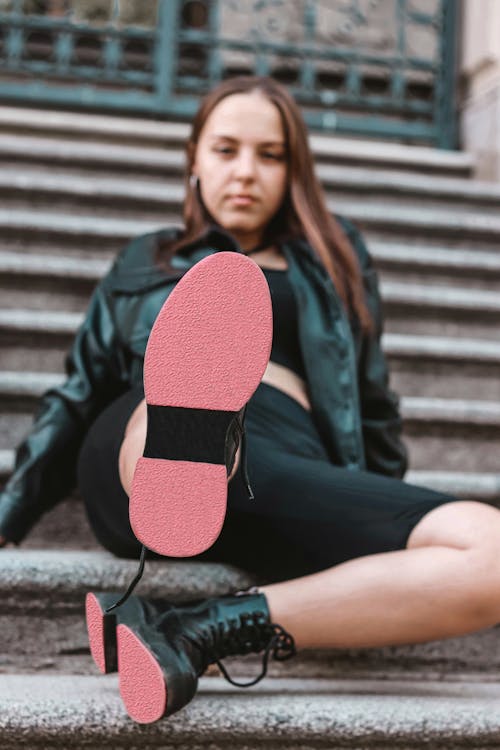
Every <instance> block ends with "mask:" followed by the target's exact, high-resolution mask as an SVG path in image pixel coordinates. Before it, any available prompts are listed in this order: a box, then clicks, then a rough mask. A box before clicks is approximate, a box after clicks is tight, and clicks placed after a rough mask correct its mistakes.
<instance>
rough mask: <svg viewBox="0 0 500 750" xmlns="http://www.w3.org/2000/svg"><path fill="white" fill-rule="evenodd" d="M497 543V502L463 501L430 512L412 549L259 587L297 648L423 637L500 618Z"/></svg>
mask: <svg viewBox="0 0 500 750" xmlns="http://www.w3.org/2000/svg"><path fill="white" fill-rule="evenodd" d="M499 545H500V512H499V511H498V509H497V508H494V507H492V506H489V505H487V504H485V503H479V502H472V501H470V502H466V501H457V502H455V503H450V504H446V505H443V506H439V507H437V508H434V509H433V510H432V511H430V512H429V513H427V514H426V515H425V516H424V517H423V518H422V519H421V520H420V522H419V523H418V524H417V525H416V526H415V527H414V529H413V530H412V533H411V534H410V538H409V539H408V547H407V549H404V550H397V551H394V552H385V553H381V554H375V555H366V556H364V557H359V558H356V559H353V560H348V561H346V562H344V563H342V564H340V565H336V566H334V567H332V568H328V569H326V570H322V571H320V572H319V573H314V574H312V575H307V576H303V577H301V578H296V579H293V580H290V581H284V582H280V583H276V584H270V585H267V586H260V587H259V590H260V591H262V592H263V593H264V594H265V595H266V598H267V601H268V604H269V609H270V613H271V620H272V622H277V623H279V624H280V625H282V626H283V627H284V628H285V629H286V630H288V631H289V632H290V633H291V634H292V635H293V637H294V639H295V643H296V646H297V648H301V647H302V648H347V647H354V648H355V647H375V646H385V645H397V644H404V643H422V642H425V641H431V640H437V639H440V638H448V637H453V636H457V635H463V634H465V633H471V632H475V631H476V630H481V629H483V628H488V627H492V626H493V625H494V624H496V623H497V622H498V621H500V571H499V569H500V565H499V561H498V548H499Z"/></svg>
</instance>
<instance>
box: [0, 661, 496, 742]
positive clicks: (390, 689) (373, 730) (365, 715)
mask: <svg viewBox="0 0 500 750" xmlns="http://www.w3.org/2000/svg"><path fill="white" fill-rule="evenodd" d="M499 698H500V687H499V686H498V685H497V684H495V683H494V682H488V683H482V682H477V681H471V680H467V681H461V682H457V681H427V680H424V681H417V680H411V681H406V680H397V681H396V680H389V681H387V680H386V681H384V680H350V679H349V680H343V679H326V680H307V681H305V680H301V679H284V680H278V679H272V680H270V679H268V680H265V679H264V680H262V681H261V682H260V683H259V684H257V685H255V686H253V687H252V688H251V690H242V689H241V688H238V687H235V686H233V685H230V684H229V683H228V682H227V681H226V680H224V679H223V678H215V677H206V676H205V677H201V678H200V681H199V687H198V691H197V694H196V695H195V696H194V698H193V700H192V701H191V702H190V703H189V704H188V705H187V706H185V707H184V708H183V709H181V711H179V712H177V713H175V714H173V715H172V716H170V717H168V718H166V719H164V720H162V721H158V722H156V723H154V724H150V725H143V726H141V725H138V724H136V723H134V722H133V721H132V720H131V719H130V718H129V717H128V716H127V715H126V712H125V710H124V707H123V704H122V702H121V699H120V697H119V693H118V677H117V675H113V674H112V675H104V676H102V675H101V676H98V677H96V676H66V675H59V676H52V675H47V674H40V675H7V676H6V677H5V679H4V680H3V681H2V685H1V687H0V738H1V740H2V748H3V750H14V749H17V748H18V747H19V746H20V743H21V742H22V743H23V744H24V743H29V747H30V748H34V749H35V748H44V749H45V748H46V749H47V750H48V748H53V747H66V748H71V747H83V746H85V747H87V746H89V747H90V746H92V747H93V748H97V747H100V748H101V747H113V748H117V749H120V750H121V749H122V748H123V749H125V748H132V747H138V746H140V747H141V748H142V749H143V750H149V749H150V748H160V747H161V748H164V749H165V750H169V749H173V748H174V747H175V748H176V749H178V750H201V748H202V747H206V739H207V737H209V738H210V748H213V750H222V748H228V747H232V748H241V750H244V749H245V750H248V749H249V748H251V747H259V748H274V749H276V750H282V749H284V748H289V749H290V750H292V748H299V747H300V748H301V750H313V748H321V747H323V748H324V747H329V748H332V750H333V749H334V748H341V747H342V748H346V747H350V748H357V750H368V748H373V747H391V748H405V750H417V749H419V748H424V747H431V746H432V747H434V748H438V747H439V748H444V747H453V748H466V747H467V748H470V747H472V746H473V747H475V748H480V747H481V748H485V747H488V748H492V749H493V748H500V740H499V739H498V736H499V732H500V719H499V717H498V711H497V710H496V708H497V705H498V701H499ZM76 738H78V739H76Z"/></svg>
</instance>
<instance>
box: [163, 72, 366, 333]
mask: <svg viewBox="0 0 500 750" xmlns="http://www.w3.org/2000/svg"><path fill="white" fill-rule="evenodd" d="M254 91H259V92H262V93H263V94H264V95H265V96H266V97H267V98H268V99H269V101H271V102H272V103H273V104H275V105H276V107H277V108H278V110H279V112H280V114H281V119H282V123H283V129H284V132H285V140H286V151H287V155H288V188H287V191H286V195H285V197H284V200H283V202H282V204H281V206H280V208H279V209H278V211H277V212H276V214H275V215H274V217H273V218H272V219H271V221H270V222H269V224H268V225H267V227H266V229H265V231H264V235H263V241H266V240H267V241H268V242H269V244H274V243H276V242H277V241H279V239H280V238H283V237H290V236H291V237H294V236H299V235H302V236H303V237H305V239H306V240H307V241H308V242H309V245H310V246H311V248H312V249H313V251H315V253H316V255H317V256H318V258H319V260H320V261H321V262H322V263H323V265H324V267H325V268H326V270H327V272H328V274H329V275H330V277H331V279H332V282H333V284H334V286H335V288H336V289H337V291H338V293H339V294H340V297H341V299H342V301H343V303H344V306H345V308H346V310H347V311H349V312H350V313H351V314H353V315H354V316H355V317H356V318H357V319H358V321H359V323H360V324H361V327H362V329H363V330H364V331H370V330H372V326H373V322H372V318H371V315H370V312H369V310H368V307H367V305H366V302H365V296H364V291H363V282H362V276H361V270H360V266H359V262H358V258H357V255H356V252H355V250H354V249H353V248H352V246H351V243H350V242H349V240H348V238H347V237H346V235H345V233H344V231H343V229H342V227H341V226H340V224H339V222H338V221H337V220H336V219H335V217H334V216H332V215H331V214H330V212H329V210H328V208H327V206H326V202H325V197H324V193H323V189H322V187H321V185H320V183H319V181H318V179H317V177H316V175H315V172H314V162H313V157H312V154H311V150H310V148H309V143H308V139H307V129H306V125H305V123H304V120H303V118H302V114H301V112H300V110H299V108H298V106H297V104H296V103H295V101H294V99H293V98H292V96H291V95H290V94H289V93H288V91H287V90H286V89H285V87H284V86H282V85H281V84H280V83H278V82H277V81H275V80H274V79H273V78H270V77H269V76H235V77H232V78H228V79H226V80H224V81H222V82H221V83H220V84H219V85H218V86H216V87H215V88H213V89H212V90H211V91H209V92H208V93H207V94H206V95H205V96H204V97H203V98H202V100H201V102H200V106H199V108H198V111H197V113H196V115H195V117H194V119H193V122H192V128H191V134H190V136H189V138H188V141H187V143H186V162H187V164H186V174H185V193H186V198H185V200H184V207H183V219H184V224H185V230H184V231H183V233H182V234H181V236H180V237H179V238H177V239H176V240H175V241H174V242H172V241H171V240H170V241H164V242H163V243H162V244H160V245H159V247H158V251H157V256H156V262H157V263H158V264H159V265H161V266H162V267H164V268H167V269H168V270H171V267H170V259H171V258H172V256H173V255H175V253H176V252H177V251H178V250H180V249H181V248H182V247H183V246H185V245H186V244H189V243H191V242H194V241H196V240H197V239H198V238H200V237H201V236H202V235H203V234H204V233H205V232H206V231H207V229H208V228H209V226H210V225H212V224H213V219H211V217H210V215H209V213H208V212H207V209H206V208H205V206H204V205H203V201H202V199H201V195H200V193H199V190H197V189H194V188H193V187H192V186H191V184H190V182H189V177H190V175H191V170H192V166H193V163H194V159H195V152H196V147H197V144H198V139H199V137H200V133H201V130H202V128H203V125H204V123H205V122H206V120H207V118H208V116H209V115H210V113H211V111H212V110H213V109H214V107H215V106H216V105H217V104H218V103H219V102H220V101H221V100H222V99H224V98H225V97H226V96H230V95H231V94H240V93H252V92H254Z"/></svg>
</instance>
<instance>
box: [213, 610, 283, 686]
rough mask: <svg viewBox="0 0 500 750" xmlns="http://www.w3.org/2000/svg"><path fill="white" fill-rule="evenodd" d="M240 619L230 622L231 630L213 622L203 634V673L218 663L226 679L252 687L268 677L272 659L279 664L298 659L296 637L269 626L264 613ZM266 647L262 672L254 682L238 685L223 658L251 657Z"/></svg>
mask: <svg viewBox="0 0 500 750" xmlns="http://www.w3.org/2000/svg"><path fill="white" fill-rule="evenodd" d="M239 620H240V621H239V622H238V618H233V619H231V620H229V631H228V630H227V629H226V628H227V625H226V624H225V623H223V622H217V623H210V624H209V626H208V628H207V629H206V630H203V631H202V632H201V640H202V646H203V650H204V655H205V661H204V664H203V671H205V669H206V667H207V666H208V665H209V664H214V663H215V664H217V666H218V667H219V669H220V671H221V672H222V674H223V675H224V677H225V679H226V680H227V681H228V682H230V683H231V684H232V685H236V686H237V687H250V686H251V685H255V684H256V683H257V682H260V680H262V678H263V677H265V676H266V674H267V666H268V661H269V657H270V656H271V655H272V657H273V659H275V660H276V661H285V660H286V659H290V658H291V657H292V656H294V655H295V654H296V653H297V651H296V648H295V642H294V640H293V636H292V635H290V633H288V632H287V631H286V630H285V629H284V628H283V627H282V626H281V625H279V624H278V623H275V622H272V623H268V622H267V621H266V619H265V615H264V613H263V612H253V613H247V612H243V613H241V614H240V616H239ZM264 647H265V651H264V654H263V658H262V672H261V673H260V675H258V677H256V678H255V679H254V680H251V681H250V682H245V683H242V682H236V681H235V680H233V679H232V678H231V677H230V675H229V674H228V672H227V670H226V668H225V667H224V665H223V664H222V662H221V661H220V658H221V657H223V656H234V655H236V654H247V653H251V652H256V651H257V652H258V651H261V650H262V649H263V648H264Z"/></svg>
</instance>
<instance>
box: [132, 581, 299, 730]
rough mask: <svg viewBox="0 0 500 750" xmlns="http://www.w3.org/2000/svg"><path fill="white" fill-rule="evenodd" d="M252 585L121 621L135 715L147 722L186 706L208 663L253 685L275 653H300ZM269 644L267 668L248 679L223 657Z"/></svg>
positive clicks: (286, 656) (276, 656)
mask: <svg viewBox="0 0 500 750" xmlns="http://www.w3.org/2000/svg"><path fill="white" fill-rule="evenodd" d="M250 591H251V590H250ZM250 591H242V592H237V593H236V594H227V595H225V596H220V597H213V598H210V599H204V600H201V601H200V602H197V603H195V604H188V605H182V606H172V607H171V608H170V609H168V610H167V611H166V612H164V613H162V614H161V615H160V616H159V617H157V618H156V619H155V620H154V621H152V622H147V621H146V620H142V621H140V622H139V621H137V622H135V623H134V624H125V623H122V624H119V625H118V627H117V638H118V667H119V674H120V694H121V696H122V699H123V702H124V704H125V708H126V710H127V712H128V714H129V715H130V716H131V717H132V718H133V719H135V721H137V722H139V723H141V724H147V723H150V722H153V721H157V720H158V719H161V718H162V717H164V716H170V715H171V714H173V713H175V712H176V711H179V709H181V708H183V706H185V705H186V704H187V703H189V701H190V700H191V699H192V698H193V697H194V695H195V693H196V689H197V686H198V678H199V677H200V676H201V675H202V674H203V673H204V672H205V670H206V669H207V667H208V665H209V664H213V663H216V664H217V665H218V666H219V668H220V670H221V671H222V673H223V675H224V677H225V678H226V679H227V680H228V681H229V682H230V683H231V684H233V685H237V686H238V687H250V686H251V685H255V684H256V683H257V682H259V681H260V680H261V679H262V678H263V677H264V676H265V674H266V672H267V662H268V659H269V655H270V653H272V656H273V658H274V659H276V660H279V661H284V660H285V659H289V658H291V657H292V656H293V655H294V654H295V653H296V649H295V643H294V640H293V637H292V636H291V635H290V634H289V633H287V632H286V631H285V630H284V628H283V627H282V626H281V625H278V624H277V623H272V622H271V620H270V613H269V609H268V606H267V600H266V597H265V595H264V594H263V593H250ZM264 649H265V653H264V657H263V670H262V673H261V674H260V675H259V676H258V677H256V678H255V679H254V680H252V681H250V682H247V683H238V682H235V681H234V680H232V679H231V678H230V677H229V675H228V674H227V672H226V670H225V668H224V666H223V665H222V664H221V662H220V659H222V658H223V657H225V656H234V655H237V654H241V655H243V654H248V653H251V652H252V653H259V652H260V651H262V650H264Z"/></svg>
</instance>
